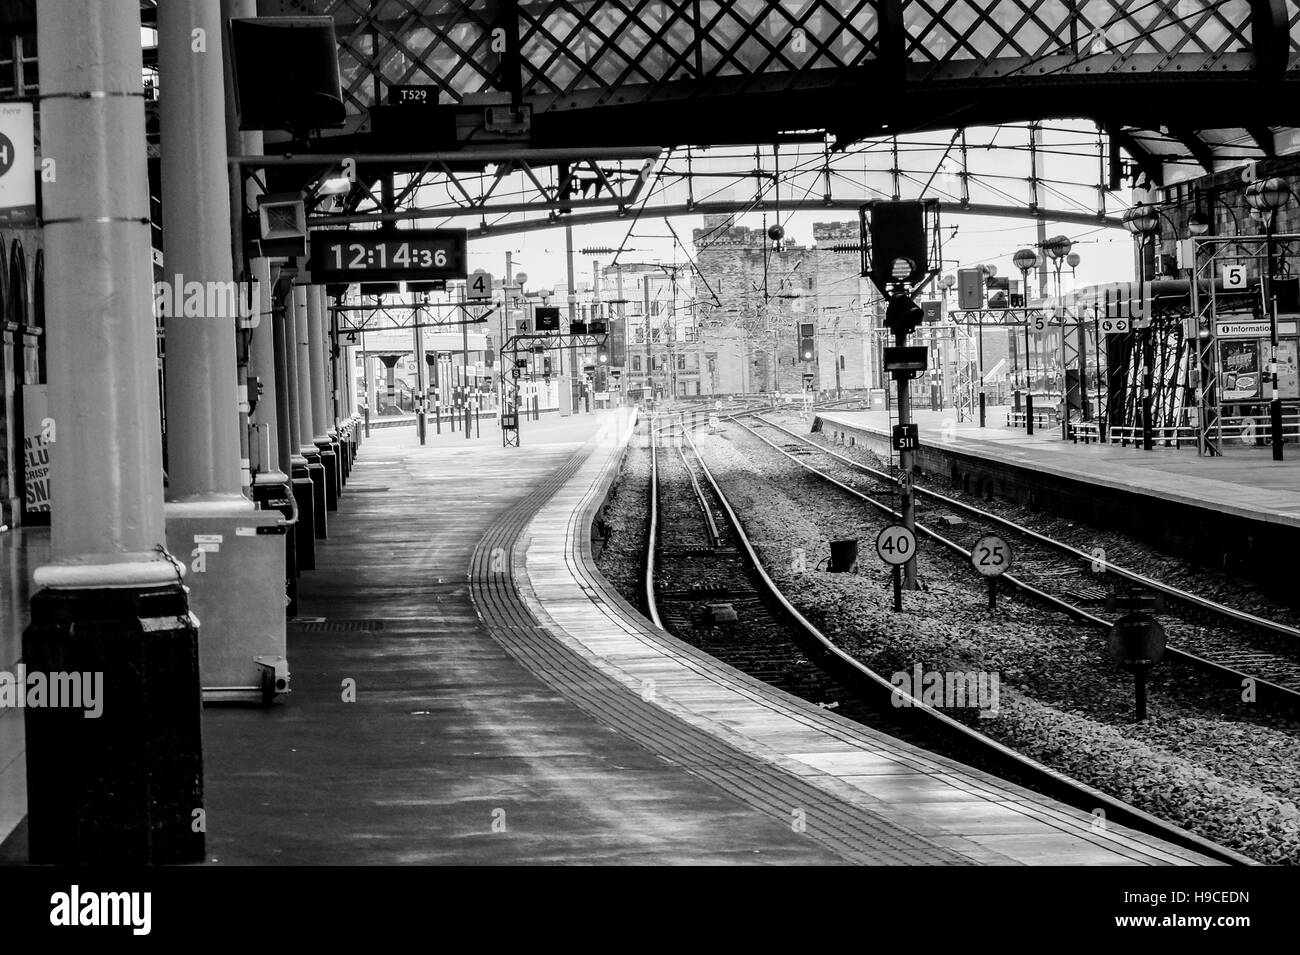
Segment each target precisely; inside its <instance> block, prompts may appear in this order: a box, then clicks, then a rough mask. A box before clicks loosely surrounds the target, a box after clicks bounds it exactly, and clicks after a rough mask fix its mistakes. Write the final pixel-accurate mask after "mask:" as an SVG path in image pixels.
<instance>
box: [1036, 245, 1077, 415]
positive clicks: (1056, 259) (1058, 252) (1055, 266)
mask: <svg viewBox="0 0 1300 955" xmlns="http://www.w3.org/2000/svg"><path fill="white" fill-rule="evenodd" d="M1072 248H1074V242H1073V241H1071V239H1070V238H1069V237H1068V236H1064V235H1054V236H1052V237H1051V238H1050V239H1048V240H1047V241H1046V242H1044V243H1043V251H1044V252H1046V253H1047V257H1048V258H1049V259H1051V260H1052V272H1053V275H1054V277H1055V284H1054V286H1053V287H1054V288H1055V290H1056V305H1055V306H1053V309H1052V310H1053V311H1056V310H1057V309H1061V266H1062V265H1064V264H1065V260H1066V257H1067V256H1069V255H1070V254H1071V252H1070V250H1071V249H1072ZM1076 261H1077V258H1076ZM1060 316H1061V438H1062V440H1064V439H1065V438H1068V437H1069V436H1070V395H1069V378H1068V376H1067V374H1066V361H1065V311H1064V309H1061V311H1060Z"/></svg>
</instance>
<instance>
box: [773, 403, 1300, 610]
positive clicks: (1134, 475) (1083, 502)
mask: <svg viewBox="0 0 1300 955" xmlns="http://www.w3.org/2000/svg"><path fill="white" fill-rule="evenodd" d="M1002 410H1005V409H991V410H990V412H989V414H988V416H987V418H986V420H987V422H988V426H987V427H984V428H980V427H979V425H978V423H977V422H974V421H966V422H958V421H956V419H955V415H954V413H953V412H952V411H951V410H949V411H918V412H916V413H915V415H914V416H913V420H914V421H915V422H916V424H917V425H918V429H919V438H920V448H919V449H918V450H917V452H916V454H915V455H914V459H915V464H916V467H917V469H918V472H919V473H920V474H921V475H922V476H925V477H932V478H939V479H945V480H950V481H952V482H954V483H956V484H958V485H960V486H961V487H963V488H964V489H965V490H968V491H978V492H980V493H983V494H986V495H988V496H990V497H992V496H997V497H1001V498H1004V499H1007V500H1011V501H1015V502H1018V503H1021V504H1025V505H1028V506H1030V507H1038V506H1044V505H1046V504H1047V503H1048V502H1049V501H1050V506H1051V509H1052V511H1053V513H1055V514H1056V515H1057V516H1060V517H1064V518H1067V519H1072V520H1078V521H1082V522H1084V523H1086V524H1089V525H1090V526H1093V527H1098V528H1103V529H1105V528H1117V529H1119V528H1122V529H1124V530H1125V532H1126V533H1130V534H1132V535H1133V536H1135V537H1138V538H1140V539H1142V540H1145V541H1146V542H1147V543H1150V544H1152V545H1154V546H1156V547H1159V548H1162V549H1164V550H1165V551H1167V552H1169V553H1171V554H1174V555H1177V556H1180V557H1183V558H1185V559H1186V560H1188V561H1190V562H1191V563H1193V564H1199V565H1201V566H1205V567H1212V568H1214V569H1216V570H1221V571H1224V572H1226V573H1228V574H1231V575H1233V576H1236V577H1240V578H1242V579H1245V580H1248V581H1251V582H1252V583H1253V584H1258V585H1260V586H1262V587H1264V588H1265V589H1266V590H1269V591H1271V592H1272V593H1274V594H1275V595H1279V596H1281V597H1282V598H1283V599H1285V600H1287V601H1288V602H1291V603H1293V604H1294V603H1295V601H1296V600H1297V599H1300V598H1297V596H1296V594H1295V593H1294V586H1293V579H1292V578H1293V575H1292V573H1291V571H1290V564H1291V555H1293V554H1294V552H1295V547H1296V542H1297V532H1300V448H1297V447H1295V446H1293V445H1287V446H1286V459H1285V460H1283V461H1273V460H1272V457H1271V454H1270V452H1269V449H1267V448H1263V449H1261V448H1254V447H1250V448H1247V447H1239V448H1228V449H1226V450H1225V453H1224V454H1223V455H1221V456H1219V457H1200V456H1198V455H1197V454H1196V451H1195V450H1194V449H1191V448H1186V447H1185V448H1183V449H1181V450H1178V449H1175V448H1162V447H1157V448H1153V449H1152V450H1150V451H1144V450H1142V449H1141V448H1135V447H1132V446H1130V447H1121V446H1117V445H1110V444H1102V445H1099V444H1096V443H1090V444H1085V443H1083V442H1079V443H1075V442H1073V441H1065V440H1062V438H1061V436H1060V432H1059V431H1056V430H1051V431H1049V432H1047V433H1043V432H1038V433H1035V434H1033V435H1026V434H1025V432H1024V430H1023V429H1021V428H1008V427H1006V426H1005V425H1004V424H1003V421H1004V419H1005V415H1003V414H1001V413H1000V412H1001V411H1002ZM894 423H895V422H894V420H893V419H891V416H890V412H888V411H886V410H884V409H877V410H872V411H825V412H817V413H816V414H815V415H812V416H810V417H809V419H808V423H807V424H805V425H803V428H804V429H805V430H809V429H810V430H812V431H815V432H816V431H820V432H821V433H822V434H824V435H825V436H826V437H827V438H828V440H830V442H831V443H833V444H845V445H860V446H865V447H866V448H867V450H870V451H872V452H874V453H876V454H877V455H879V456H881V457H882V458H885V459H888V458H889V457H890V455H891V453H892V452H891V449H890V428H891V426H892V425H893V424H894ZM787 424H793V422H792V421H787Z"/></svg>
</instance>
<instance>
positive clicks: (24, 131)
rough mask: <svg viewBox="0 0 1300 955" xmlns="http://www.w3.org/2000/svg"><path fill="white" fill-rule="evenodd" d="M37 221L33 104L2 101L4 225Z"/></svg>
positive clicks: (0, 217)
mask: <svg viewBox="0 0 1300 955" xmlns="http://www.w3.org/2000/svg"><path fill="white" fill-rule="evenodd" d="M35 222H36V145H35V138H34V134H33V130H32V104H31V103H0V226H18V225H33V224H35Z"/></svg>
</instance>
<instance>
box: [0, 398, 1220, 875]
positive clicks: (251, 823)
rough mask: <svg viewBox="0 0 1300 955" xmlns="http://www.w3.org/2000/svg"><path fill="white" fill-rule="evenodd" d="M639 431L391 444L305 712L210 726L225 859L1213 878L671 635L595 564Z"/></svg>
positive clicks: (219, 854)
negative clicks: (1186, 871)
mask: <svg viewBox="0 0 1300 955" xmlns="http://www.w3.org/2000/svg"><path fill="white" fill-rule="evenodd" d="M631 424H632V417H631V413H630V412H628V411H619V412H606V413H600V414H594V415H581V416H575V417H573V418H567V419H560V420H555V419H552V420H550V421H546V420H544V421H542V422H537V423H533V424H532V425H531V426H530V427H527V428H526V430H525V432H524V435H523V439H524V445H525V446H524V447H523V448H518V449H516V448H510V449H505V448H501V447H500V446H499V444H498V441H499V438H498V437H497V435H496V433H495V432H492V433H491V434H489V433H488V431H487V430H486V429H485V431H484V434H483V437H482V439H476V440H471V441H466V440H464V439H463V438H462V437H460V436H458V435H457V436H446V435H444V436H443V437H442V438H441V439H438V438H436V437H435V438H431V440H430V443H429V444H428V445H427V446H425V447H420V446H419V445H418V444H417V443H416V441H415V437H414V435H413V433H411V432H410V431H406V430H403V429H393V430H385V431H381V432H376V433H375V434H374V435H372V437H371V438H370V440H368V441H367V442H366V443H365V444H364V445H363V447H362V451H361V454H360V455H359V457H358V458H357V460H356V462H355V465H354V470H353V472H352V477H351V480H350V482H349V486H348V493H349V496H350V498H351V500H350V506H349V507H348V508H347V509H346V510H340V511H339V513H338V516H337V518H336V519H334V523H332V524H331V535H330V538H329V540H328V541H327V542H323V543H322V545H321V547H320V548H319V550H318V553H317V566H316V570H315V571H313V572H311V573H309V574H306V575H305V576H304V577H303V582H302V588H301V591H300V606H301V611H300V616H299V617H298V618H296V619H294V620H292V621H291V623H290V637H289V655H290V663H291V668H292V672H293V692H292V694H291V695H290V696H289V697H288V699H287V700H286V702H284V703H282V704H280V705H277V706H275V707H272V708H270V709H260V708H251V707H231V706H228V707H213V706H210V707H208V708H207V709H205V711H204V715H203V737H204V769H205V785H206V797H205V810H206V820H207V830H208V840H207V848H208V853H207V855H208V860H209V862H210V863H213V864H241V863H272V864H274V863H284V864H292V863H296V864H311V863H330V864H340V863H341V864H401V863H478V864H494V863H502V864H504V863H515V864H518V863H531V864H554V863H584V864H590V863H624V864H639V863H735V862H745V863H750V862H757V863H785V864H840V863H876V864H1039V863H1052V864H1124V865H1164V864H1170V865H1197V864H1213V860H1211V859H1209V858H1207V857H1205V856H1201V855H1199V854H1197V853H1195V852H1192V851H1189V850H1186V849H1183V848H1179V847H1174V846H1171V845H1168V844H1166V843H1164V842H1162V841H1160V840H1158V839H1155V838H1152V837H1149V836H1145V835H1142V834H1138V833H1135V832H1131V831H1128V830H1126V829H1124V828H1122V827H1119V826H1115V825H1109V826H1106V827H1102V828H1098V827H1097V826H1096V824H1095V820H1094V819H1093V817H1092V816H1091V815H1089V814H1088V813H1086V812H1083V811H1081V810H1076V809H1072V808H1068V807H1066V806H1064V805H1061V804H1059V803H1056V802H1054V801H1053V800H1050V799H1047V798H1045V797H1042V796H1039V795H1037V794H1034V793H1032V792H1029V791H1027V790H1024V789H1021V788H1019V787H1017V786H1013V785H1010V784H1008V783H1005V782H1003V781H1001V780H998V779H996V778H994V777H991V776H988V775H987V774H984V773H982V772H979V771H976V770H972V769H969V768H966V767H964V766H961V765H960V764H957V763H955V762H952V761H950V760H947V759H944V758H942V757H938V756H935V755H932V754H930V753H928V752H926V751H924V750H921V749H918V748H916V747H914V746H911V745H910V744H906V743H903V742H900V741H898V740H894V739H892V738H890V737H888V736H884V735H883V734H880V733H876V732H874V731H871V730H869V729H867V728H864V727H862V726H860V725H858V724H856V723H853V722H851V721H848V720H846V719H844V718H842V717H839V716H837V715H835V714H833V713H830V712H827V711H825V710H822V709H820V708H818V707H816V706H814V705H812V704H809V703H806V702H804V701H802V700H799V699H797V698H795V697H792V696H789V695H787V694H785V693H783V692H781V691H779V690H775V689H772V688H770V687H768V686H766V685H764V684H762V683H759V682H757V681H755V680H753V679H751V678H749V677H747V676H745V675H743V674H740V673H739V672H737V671H735V670H733V669H731V668H730V667H727V666H725V665H723V664H721V663H718V662H717V661H714V660H713V659H711V658H710V657H708V656H706V655H705V654H703V653H701V652H700V651H697V650H695V649H693V648H691V647H690V646H688V645H686V644H684V643H682V642H680V641H678V640H676V639H674V638H673V637H671V636H669V635H668V634H665V633H664V632H662V631H659V630H657V629H655V628H654V627H652V626H651V625H650V624H649V622H648V621H646V620H645V619H644V618H642V617H641V616H640V614H638V613H637V611H636V610H635V609H634V608H632V607H631V606H630V605H628V604H627V603H626V601H624V600H623V599H622V597H620V596H619V595H618V594H617V593H616V592H615V590H614V588H613V587H612V585H610V584H609V583H608V582H607V581H606V580H604V578H603V577H602V576H601V575H600V574H599V573H598V572H596V570H595V569H594V562H593V560H592V549H591V548H592V542H591V531H590V528H591V523H592V520H593V519H594V517H595V516H596V514H597V513H598V511H599V509H600V507H601V506H602V504H603V502H604V500H605V497H606V495H607V493H608V490H609V488H610V486H611V483H612V482H613V480H614V478H615V476H616V473H617V468H618V465H619V463H620V461H621V459H622V455H623V449H624V444H625V442H626V441H627V440H628V439H629V436H630V435H631ZM25 533H26V535H27V536H26V537H25V538H21V539H20V538H18V537H17V536H12V537H9V538H7V539H6V543H7V545H8V546H7V547H6V549H5V551H4V554H5V557H4V560H5V562H6V563H5V565H4V568H3V569H4V571H5V572H4V573H3V574H2V575H0V586H3V587H4V588H5V593H4V598H5V603H4V606H5V608H6V613H8V614H9V616H6V618H5V620H6V626H7V627H8V626H9V625H10V624H11V623H12V624H14V625H20V624H21V623H22V621H20V620H18V619H17V616H20V615H21V613H22V611H23V610H24V609H25V607H26V601H25V600H22V599H16V594H15V591H16V590H17V589H18V588H19V586H20V585H21V583H22V578H23V574H24V573H25V570H24V568H26V567H27V566H29V565H30V564H32V563H34V562H35V559H36V558H35V556H34V555H36V554H37V552H38V551H39V548H40V546H41V543H40V536H39V533H33V532H25ZM15 608H16V610H17V614H13V613H10V610H11V609H15ZM11 617H12V618H13V619H12V620H11ZM0 724H7V725H6V726H4V727H3V730H4V731H5V732H9V744H10V752H9V755H8V756H7V757H6V758H7V759H8V763H7V765H6V772H4V773H0V780H3V781H4V785H3V786H0V821H3V822H5V824H6V828H5V829H3V830H0V859H3V860H4V861H6V862H10V863H21V862H22V861H23V860H24V852H25V837H24V827H23V826H22V824H21V823H20V822H19V821H18V820H20V819H21V818H22V805H21V799H22V797H23V790H22V785H21V765H22V754H21V751H19V752H17V753H14V752H13V751H12V749H13V743H14V741H15V740H17V741H18V744H19V746H20V744H21V716H18V715H16V714H15V713H13V712H10V713H8V714H5V715H3V716H0ZM15 728H17V733H16V734H15V733H14V732H10V731H13V730H15Z"/></svg>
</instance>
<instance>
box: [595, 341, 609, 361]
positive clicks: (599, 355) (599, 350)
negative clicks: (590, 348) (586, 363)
mask: <svg viewBox="0 0 1300 955" xmlns="http://www.w3.org/2000/svg"><path fill="white" fill-rule="evenodd" d="M596 364H598V365H608V364H609V349H608V348H606V347H605V346H604V345H597V346H596Z"/></svg>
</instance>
